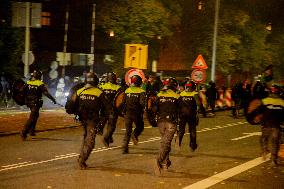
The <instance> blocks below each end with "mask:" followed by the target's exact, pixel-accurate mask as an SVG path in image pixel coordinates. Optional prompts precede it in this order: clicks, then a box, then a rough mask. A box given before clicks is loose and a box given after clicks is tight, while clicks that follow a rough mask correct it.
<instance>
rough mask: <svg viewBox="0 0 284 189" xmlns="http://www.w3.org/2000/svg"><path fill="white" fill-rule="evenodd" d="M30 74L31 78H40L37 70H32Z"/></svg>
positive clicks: (39, 72) (40, 74)
mask: <svg viewBox="0 0 284 189" xmlns="http://www.w3.org/2000/svg"><path fill="white" fill-rule="evenodd" d="M31 76H32V78H34V79H41V76H42V73H41V71H39V70H34V71H33V72H32V73H31Z"/></svg>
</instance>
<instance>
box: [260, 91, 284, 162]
mask: <svg viewBox="0 0 284 189" xmlns="http://www.w3.org/2000/svg"><path fill="white" fill-rule="evenodd" d="M262 107H263V109H264V113H263V119H262V124H261V125H262V128H261V131H262V136H261V137H260V145H261V150H262V153H263V158H264V159H265V158H266V154H267V153H268V151H269V150H268V142H269V139H271V144H272V145H271V159H272V163H273V164H274V165H277V164H278V162H277V159H278V151H279V147H280V134H281V128H280V124H281V122H283V121H284V100H283V99H281V98H280V96H279V95H276V94H269V96H268V97H266V98H264V99H262Z"/></svg>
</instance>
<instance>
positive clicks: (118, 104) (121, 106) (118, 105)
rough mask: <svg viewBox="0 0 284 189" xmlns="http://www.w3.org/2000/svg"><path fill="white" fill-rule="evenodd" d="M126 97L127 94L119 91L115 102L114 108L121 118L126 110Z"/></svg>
mask: <svg viewBox="0 0 284 189" xmlns="http://www.w3.org/2000/svg"><path fill="white" fill-rule="evenodd" d="M125 96H126V94H125V93H124V92H123V91H119V92H118V93H117V94H116V95H115V97H114V100H113V107H114V111H115V112H116V113H117V114H118V115H119V116H121V117H123V116H124V110H125V103H124V101H125Z"/></svg>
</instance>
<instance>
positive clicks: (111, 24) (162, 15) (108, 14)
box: [97, 0, 180, 68]
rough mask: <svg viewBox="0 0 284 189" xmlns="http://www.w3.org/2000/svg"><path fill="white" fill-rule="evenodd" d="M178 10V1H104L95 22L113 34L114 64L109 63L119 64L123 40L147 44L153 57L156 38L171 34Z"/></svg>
mask: <svg viewBox="0 0 284 189" xmlns="http://www.w3.org/2000/svg"><path fill="white" fill-rule="evenodd" d="M174 2H177V1H174ZM163 3H164V4H163ZM164 5H167V6H164ZM179 12H180V11H179V6H178V4H174V3H173V2H172V1H169V0H163V1H159V0H142V1H131V0H115V1H105V2H104V3H103V6H102V7H101V8H100V9H99V10H98V14H97V15H98V16H97V25H98V27H101V28H103V29H104V30H105V31H114V33H115V42H114V50H115V55H116V56H115V57H116V62H117V65H113V66H114V67H117V68H121V67H122V62H123V50H124V44H127V43H130V44H135V43H138V44H139V43H141V44H151V46H150V52H154V53H150V57H151V56H156V54H157V53H155V52H158V51H159V45H157V44H158V43H159V42H158V40H157V39H160V38H165V37H167V36H170V35H172V33H173V30H174V29H175V26H177V25H178V24H179ZM153 47H155V49H153Z"/></svg>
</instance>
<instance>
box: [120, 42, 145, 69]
mask: <svg viewBox="0 0 284 189" xmlns="http://www.w3.org/2000/svg"><path fill="white" fill-rule="evenodd" d="M147 61H148V45H143V44H126V45H125V57H124V68H138V69H147Z"/></svg>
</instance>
